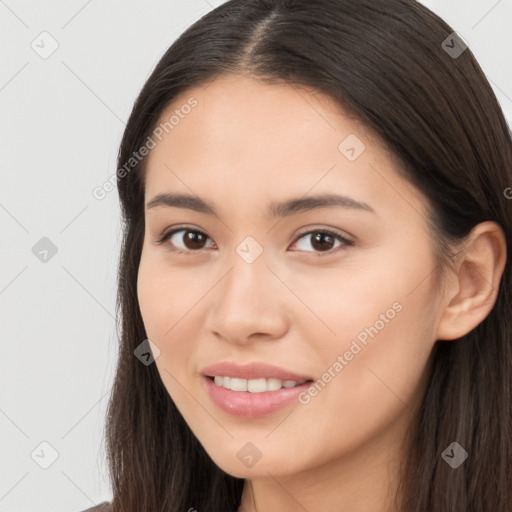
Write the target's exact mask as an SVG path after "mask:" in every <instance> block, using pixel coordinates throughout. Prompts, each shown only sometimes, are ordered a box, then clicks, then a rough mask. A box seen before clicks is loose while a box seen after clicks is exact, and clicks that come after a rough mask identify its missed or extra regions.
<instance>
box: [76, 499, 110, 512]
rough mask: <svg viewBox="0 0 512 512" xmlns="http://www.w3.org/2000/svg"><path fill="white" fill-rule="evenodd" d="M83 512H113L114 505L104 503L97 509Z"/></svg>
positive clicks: (97, 506)
mask: <svg viewBox="0 0 512 512" xmlns="http://www.w3.org/2000/svg"><path fill="white" fill-rule="evenodd" d="M82 512H112V504H111V503H109V502H108V501H104V502H103V503H100V504H99V505H96V506H95V507H92V508H88V509H87V510H82Z"/></svg>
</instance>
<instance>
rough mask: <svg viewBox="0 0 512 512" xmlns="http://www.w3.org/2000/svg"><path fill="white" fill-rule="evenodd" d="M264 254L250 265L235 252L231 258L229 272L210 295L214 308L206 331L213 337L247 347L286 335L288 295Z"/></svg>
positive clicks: (208, 318) (210, 312)
mask: <svg viewBox="0 0 512 512" xmlns="http://www.w3.org/2000/svg"><path fill="white" fill-rule="evenodd" d="M263 254H264V252H263ZM263 254H262V255H260V256H259V257H258V258H257V259H256V260H255V261H253V262H252V263H248V262H247V261H245V260H244V259H243V258H242V257H240V256H239V255H238V254H237V253H235V254H234V256H233V257H232V258H230V261H229V263H231V267H230V268H229V271H228V272H227V273H224V274H225V275H224V277H223V278H221V280H220V282H219V283H218V284H217V286H215V288H214V293H213V294H211V301H212V303H213V306H212V307H211V308H210V310H209V313H208V317H207V322H206V328H207V329H208V331H209V332H211V333H213V334H214V335H215V336H217V337H219V338H222V339H224V340H226V341H228V342H230V343H233V344H248V343H251V342H253V341H256V340H258V339H265V340H271V339H278V338H280V337H282V336H283V335H284V334H285V333H286V331H287V329H288V325H289V322H288V319H289V315H288V314H287V307H288V306H287V304H289V303H290V300H291V297H290V292H289V291H288V290H287V288H286V286H285V285H284V284H283V283H282V282H281V281H280V280H279V278H278V277H277V276H276V275H275V271H272V270H271V268H269V266H267V263H268V262H267V260H266V258H265V257H264V256H263ZM212 291H213V290H212ZM287 292H288V293H287Z"/></svg>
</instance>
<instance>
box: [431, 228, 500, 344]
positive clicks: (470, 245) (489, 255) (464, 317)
mask: <svg viewBox="0 0 512 512" xmlns="http://www.w3.org/2000/svg"><path fill="white" fill-rule="evenodd" d="M506 260H507V246H506V240H505V235H504V233H503V230H502V229H501V227H500V226H499V225H498V224H497V223H495V222H492V221H486V222H482V223H480V224H478V225H477V226H475V227H474V228H473V229H472V231H471V233H470V234H469V235H468V236H467V241H466V243H465V244H464V248H463V249H462V252H461V255H460V256H459V260H458V262H457V265H456V270H457V272H456V274H455V276H452V279H453V281H452V284H451V285H450V286H447V287H446V290H445V297H444V304H445V306H444V309H443V310H442V311H441V316H440V320H439V324H438V328H437V339H440V340H454V339H458V338H460V337H462V336H464V335H465V334H467V333H468V332H470V331H472V330H473V329H474V328H475V327H476V326H477V325H478V324H480V323H481V322H482V321H483V320H484V319H485V318H486V317H487V316H488V314H489V313H490V311H491V310H492V308H493V307H494V304H495V303H496V298H497V296H498V290H499V286H500V281H501V276H502V275H503V270H504V268H505V263H506Z"/></svg>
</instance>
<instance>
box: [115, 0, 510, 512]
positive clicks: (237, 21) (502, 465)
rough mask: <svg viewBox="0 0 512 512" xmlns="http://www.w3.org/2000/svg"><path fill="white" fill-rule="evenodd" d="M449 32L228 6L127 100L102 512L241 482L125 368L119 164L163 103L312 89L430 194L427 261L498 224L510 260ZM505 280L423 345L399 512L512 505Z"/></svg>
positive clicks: (462, 61) (411, 10) (130, 237)
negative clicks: (487, 308)
mask: <svg viewBox="0 0 512 512" xmlns="http://www.w3.org/2000/svg"><path fill="white" fill-rule="evenodd" d="M453 32H454V31H453V29H452V28H451V27H450V26H449V25H448V24H447V23H445V22H444V21H443V20H441V19H440V18H439V17H438V16H436V15H435V14H434V13H432V12H431V11H430V10H428V9H427V8H426V7H424V6H422V5H421V4H419V3H416V2H414V1H412V0H380V1H379V0H231V1H228V2H226V3H225V4H223V5H221V6H220V7H218V8H217V9H215V10H213V11H211V12H209V13H208V14H206V15H205V16H203V17H202V18H201V19H199V20H198V21H197V22H196V23H194V24H193V25H192V26H191V27H190V28H188V29H187V30H186V31H185V32H184V33H183V34H182V35H181V36H180V37H179V38H178V39H177V40H176V41H175V42H174V43H173V44H172V46H171V47H170V48H169V49H168V50H167V51H166V53H165V54H164V55H163V57H162V58H161V60H160V61H159V63H158V64H157V66H156V68H155V69H154V71H153V73H152V74H151V76H150V77H149V79H148V80H147V82H146V84H145V85H144V87H143V89H142V91H141V92H140V95H139V97H138V98H137V100H136V102H135V104H134V107H133V110H132V112H131V115H130V118H129V121H128V124H127V126H126V130H125V132H124V136H123V139H122V142H121V146H120V150H119V158H118V169H120V170H121V168H123V166H124V169H125V170H124V172H123V171H121V172H120V171H118V191H119V197H120V204H121V208H122V219H123V241H122V248H121V253H120V260H119V275H118V279H119V283H118V295H117V309H116V312H117V313H118V318H119V320H120V322H119V324H118V328H119V332H118V336H119V339H120V346H119V354H118V356H119V359H118V366H117V371H116V375H115V380H114V385H113V389H112V394H111V397H110V401H109V405H108V411H107V422H106V431H105V432H106V442H107V455H108V464H109V472H110V479H111V484H112V488H113V493H114V499H113V505H114V511H115V512H140V511H151V512H164V511H165V512H171V511H172V512H181V511H183V512H186V511H188V510H190V509H195V510H198V511H199V512H201V511H209V512H233V511H236V510H237V507H238V506H239V504H240V498H241V493H242V488H243V483H244V480H243V479H239V478H235V477H232V476H230V475H228V474H226V473H225V472H223V471H222V470H221V469H220V468H218V467H217V466H216V465H215V464H214V463H213V462H212V460H211V459H210V457H209V456H208V454H207V453H206V452H205V450H204V449H203V447H202V446H201V444H200V443H199V442H198V440H197V438H196V437H195V436H194V435H193V434H192V432H191V430H190V429H189V427H188V426H187V424H186V423H185V421H184V419H183V417H182V416H181V414H180V412H179V411H178V410H177V408H176V406H175V405H174V403H173V401H172V399H171V398H170V396H169V394H168V393H167V391H166V389H165V387H164V385H163V383H162V380H161V379H160V376H159V374H158V370H157V368H156V365H155V364H151V365H148V366H146V365H144V364H141V362H140V361H139V360H138V359H137V358H136V357H134V350H135V348H136V347H137V346H138V345H140V343H141V342H142V341H143V340H145V339H146V338H147V336H146V332H145V330H144V325H143V321H142V317H141V313H140V310H139V305H138V301H137V293H136V282H137V273H138V268H139V262H140V256H141V249H142V244H143V237H144V169H145V162H146V159H142V160H141V161H140V162H138V163H137V164H136V165H133V167H132V168H127V167H126V162H128V161H130V158H131V157H132V156H133V154H134V152H137V151H138V150H139V149H140V148H141V147H142V146H143V145H144V143H145V142H146V141H147V137H148V136H150V135H151V134H152V133H153V130H154V129H155V126H156V123H157V121H158V119H159V117H160V115H161V113H162V111H163V110H164V108H165V107H166V106H167V105H168V104H169V103H170V102H171V101H172V100H173V99H174V98H175V97H176V96H177V95H178V94H179V93H180V92H182V91H184V90H185V89H187V88H189V87H193V86H200V85H204V84H206V83H208V82H209V81H211V80H214V79H215V78H216V77H218V76H221V75H223V74H245V75H249V76H251V77H254V78H257V79H260V80H263V81H265V82H267V83H288V84H296V85H302V86H307V87H310V88H313V89H314V90H317V91H320V92H322V93H325V94H327V95H329V96H330V97H332V98H334V99H335V100H336V101H337V102H338V104H339V105H340V106H342V107H343V109H344V112H347V113H348V114H349V115H351V116H353V117H354V118H355V119H357V120H359V121H361V122H363V123H364V124H365V126H367V127H368V129H369V130H371V131H372V133H374V134H376V135H377V136H378V138H379V140H380V141H381V142H382V144H383V145H384V146H385V147H386V148H387V149H388V150H389V151H390V152H391V154H392V155H393V158H396V161H397V162H400V166H398V168H399V169H400V172H402V173H403V175H404V177H405V178H406V179H407V180H409V182H410V183H412V184H414V185H415V186H417V187H418V188H419V189H420V190H421V191H422V192H423V193H424V194H425V196H426V197H427V198H428V201H429V207H430V215H429V217H428V219H427V221H428V224H429V227H430V229H431V233H432V242H433V246H434V247H435V249H436V255H437V257H438V259H439V261H440V262H443V264H449V261H450V256H451V255H452V252H451V249H452V248H453V247H456V245H457V242H459V241H461V240H462V238H463V237H465V236H466V235H467V234H468V233H469V232H470V230H471V228H472V227H474V226H475V225H476V224H477V223H479V222H482V221H485V220H492V221H496V222H497V223H498V224H499V225H500V226H501V227H502V228H503V230H504V232H505V234H506V244H507V253H508V254H512V247H511V233H512V208H511V206H512V203H511V201H509V200H508V199H507V194H506V192H505V191H506V190H507V189H508V190H510V188H509V187H511V186H512V140H511V132H510V129H509V127H508V125H507V122H506V120H505V118H504V115H503V113H502V111H501V109H500V106H499V104H498V101H497V99H496V96H495V94H494V92H493V90H492V88H491V87H490V85H489V83H488V81H487V80H486V78H485V76H484V73H483V72H482V69H481V68H480V66H479V65H478V63H477V61H476V59H475V57H474V56H473V54H472V52H471V50H470V49H469V48H467V49H465V51H463V46H462V45H461V42H460V40H458V39H457V38H456V35H454V34H453ZM450 37H452V39H450ZM454 38H455V39H454ZM445 41H448V43H444V42H445ZM453 49H456V50H458V53H459V54H457V53H455V52H454V50H453ZM127 169H128V170H127ZM508 196H509V197H510V195H508ZM511 285H512V275H511V267H510V262H508V261H507V264H506V266H505V270H504V274H503V276H502V280H501V283H500V288H499V293H498V296H497V300H496V303H495V305H494V308H493V309H492V310H491V312H490V313H489V315H488V317H487V318H486V319H485V320H484V321H482V322H481V323H480V324H479V325H478V326H477V327H476V328H475V329H473V330H472V331H471V332H470V333H468V334H467V335H466V336H464V337H462V338H460V339H458V340H452V341H443V340H437V341H436V343H435V345H434V349H433V351H432V354H431V357H430V360H429V368H430V369H429V379H428V384H427V387H426V391H425V394H424V397H423V402H422V407H421V410H420V412H419V420H418V422H417V423H415V426H414V429H412V430H411V432H410V437H409V438H408V439H407V440H406V441H407V443H408V444H409V449H408V454H409V456H408V458H407V460H406V461H404V467H403V475H402V479H401V480H400V498H401V501H400V506H399V509H400V510H402V511H403V512H420V511H421V512H427V511H428V512H433V511H435V512H448V511H450V512H451V511H453V510H461V511H462V510H464V511H475V512H484V511H493V512H505V511H510V510H511V507H512V471H511V466H512V428H511V427H512V403H511V395H512V320H511V307H512V286H511ZM404 441H405V440H404ZM453 441H457V442H458V443H459V444H460V445H461V446H462V447H463V448H464V449H465V450H466V451H467V452H468V454H469V457H468V460H466V461H465V462H464V464H462V465H461V466H459V467H458V468H457V469H452V468H451V467H450V466H449V465H448V464H447V463H446V462H445V461H444V460H442V458H441V454H442V452H443V450H444V449H445V448H446V447H448V446H449V445H450V444H451V443H452V442H453ZM397 507H398V505H397Z"/></svg>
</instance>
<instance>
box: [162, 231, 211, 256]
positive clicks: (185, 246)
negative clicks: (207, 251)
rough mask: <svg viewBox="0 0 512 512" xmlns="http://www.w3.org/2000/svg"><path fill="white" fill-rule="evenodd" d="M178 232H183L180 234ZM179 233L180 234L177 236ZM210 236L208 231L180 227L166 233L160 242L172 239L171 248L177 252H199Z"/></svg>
mask: <svg viewBox="0 0 512 512" xmlns="http://www.w3.org/2000/svg"><path fill="white" fill-rule="evenodd" d="M178 233H182V234H180V235H178ZM175 235H178V236H175ZM208 239H209V237H208V235H207V234H206V233H203V232H202V231H199V230H197V229H188V228H180V229H175V230H173V231H170V232H169V233H167V234H165V235H164V236H163V237H162V238H161V239H160V240H158V242H159V243H162V244H163V243H164V242H166V241H167V240H169V241H170V244H169V245H170V246H171V247H169V250H171V251H176V252H197V251H199V250H201V249H204V247H205V242H206V240H208Z"/></svg>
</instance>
